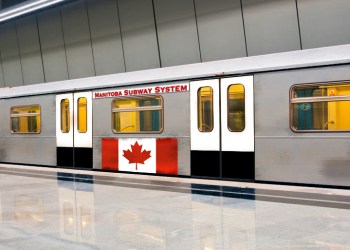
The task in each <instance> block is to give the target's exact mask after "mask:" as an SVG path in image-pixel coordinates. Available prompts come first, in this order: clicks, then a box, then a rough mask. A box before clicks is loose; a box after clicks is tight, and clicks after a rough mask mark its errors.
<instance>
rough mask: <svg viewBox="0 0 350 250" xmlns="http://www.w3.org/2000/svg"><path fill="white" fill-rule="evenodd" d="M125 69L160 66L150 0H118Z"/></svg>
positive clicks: (132, 69)
mask: <svg viewBox="0 0 350 250" xmlns="http://www.w3.org/2000/svg"><path fill="white" fill-rule="evenodd" d="M118 9H119V16H120V25H121V32H122V40H123V48H124V58H125V66H126V71H134V70H143V69H152V68H158V67H160V62H159V52H158V44H157V36H156V27H155V23H154V13H153V7H152V0H118Z"/></svg>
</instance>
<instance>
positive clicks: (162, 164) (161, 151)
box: [156, 138, 178, 175]
mask: <svg viewBox="0 0 350 250" xmlns="http://www.w3.org/2000/svg"><path fill="white" fill-rule="evenodd" d="M156 148H157V149H156V150H157V160H156V163H157V171H156V173H157V174H172V175H177V173H178V166H177V165H178V160H177V148H178V146H177V139H174V138H164V139H163V138H162V139H157V142H156Z"/></svg>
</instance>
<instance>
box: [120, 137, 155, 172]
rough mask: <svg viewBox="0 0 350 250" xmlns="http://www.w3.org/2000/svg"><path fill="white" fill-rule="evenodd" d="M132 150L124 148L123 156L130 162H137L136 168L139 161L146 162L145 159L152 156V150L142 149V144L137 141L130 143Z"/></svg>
mask: <svg viewBox="0 0 350 250" xmlns="http://www.w3.org/2000/svg"><path fill="white" fill-rule="evenodd" d="M130 146H131V150H132V151H130V149H128V150H123V152H124V154H123V156H124V157H125V158H126V159H128V160H129V164H130V163H136V170H137V163H141V164H145V160H147V159H148V158H150V157H151V150H149V151H148V150H143V151H142V152H141V150H142V145H139V144H138V143H137V142H135V144H134V145H130Z"/></svg>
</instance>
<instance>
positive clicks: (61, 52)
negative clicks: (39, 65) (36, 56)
mask: <svg viewBox="0 0 350 250" xmlns="http://www.w3.org/2000/svg"><path fill="white" fill-rule="evenodd" d="M37 19H38V28H39V35H40V45H41V52H42V58H43V68H44V70H45V80H46V82H54V81H58V80H67V79H68V68H67V60H66V50H65V45H64V41H63V33H62V32H63V31H62V24H61V14H60V10H59V9H51V10H48V11H45V12H42V13H39V14H38V15H37Z"/></svg>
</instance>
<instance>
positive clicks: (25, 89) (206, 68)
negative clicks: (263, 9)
mask: <svg viewBox="0 0 350 250" xmlns="http://www.w3.org/2000/svg"><path fill="white" fill-rule="evenodd" d="M344 63H350V45H340V46H334V47H325V48H316V49H309V50H301V51H291V52H284V53H277V54H270V55H262V56H253V57H245V58H237V59H229V60H222V61H214V62H206V63H198V64H190V65H183V66H174V67H167V68H161V69H150V70H144V71H135V72H128V73H120V74H111V75H104V76H97V77H88V78H83V79H74V80H68V81H57V82H53V83H45V84H40V85H34V86H22V87H16V88H11V89H1V90H0V98H9V97H14V96H21V95H25V96H26V95H34V94H44V93H53V92H59V91H62V92H64V91H73V90H77V91H80V90H87V89H93V88H103V87H117V86H125V85H130V84H132V85H138V84H145V83H152V82H164V81H173V80H181V79H191V78H197V77H209V76H210V77H213V76H225V75H234V74H252V73H257V72H264V71H272V70H284V69H297V68H304V67H316V66H326V65H337V64H344Z"/></svg>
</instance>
